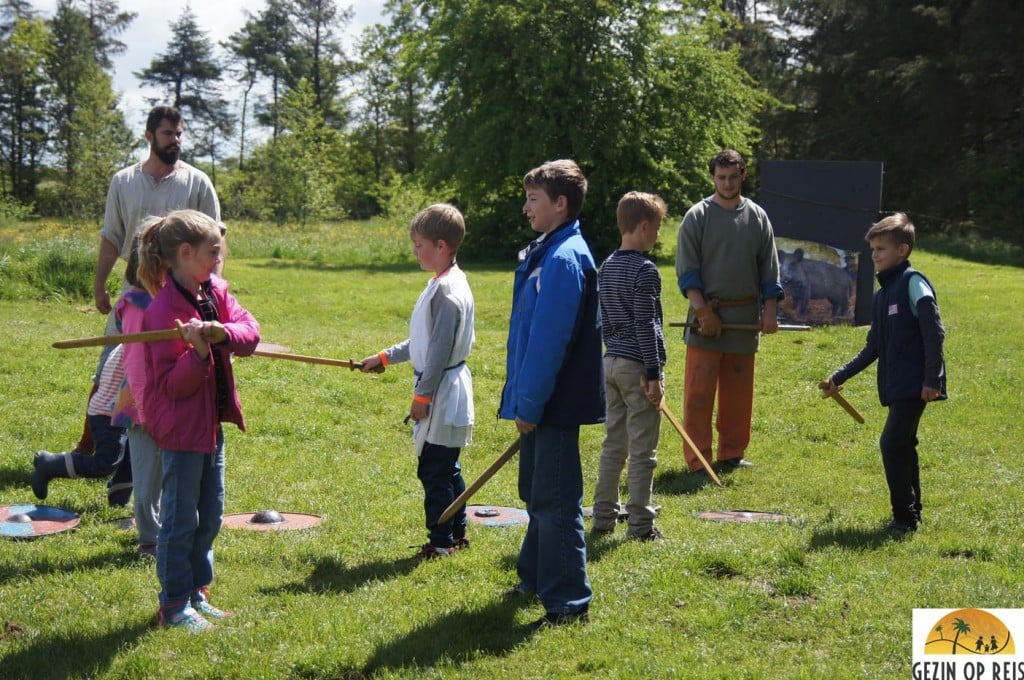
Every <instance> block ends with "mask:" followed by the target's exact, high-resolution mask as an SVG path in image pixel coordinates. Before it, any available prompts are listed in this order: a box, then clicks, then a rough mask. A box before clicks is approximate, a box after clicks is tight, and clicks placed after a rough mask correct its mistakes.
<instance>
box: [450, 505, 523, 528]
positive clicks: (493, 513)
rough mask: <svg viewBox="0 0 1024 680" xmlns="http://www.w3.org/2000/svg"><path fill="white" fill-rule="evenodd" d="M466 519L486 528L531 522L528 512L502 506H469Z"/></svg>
mask: <svg viewBox="0 0 1024 680" xmlns="http://www.w3.org/2000/svg"><path fill="white" fill-rule="evenodd" d="M466 517H467V518H468V519H469V521H470V522H473V523H474V524H482V525H484V526H485V527H505V526H510V525H512V524H527V523H529V521H530V517H529V515H527V514H526V510H522V509H521V508H506V507H502V506H500V505H467V506H466Z"/></svg>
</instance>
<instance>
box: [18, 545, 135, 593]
mask: <svg viewBox="0 0 1024 680" xmlns="http://www.w3.org/2000/svg"><path fill="white" fill-rule="evenodd" d="M28 540H33V541H36V540H46V537H45V536H44V537H42V538H37V539H16V542H17V543H22V542H27V541H28ZM139 564H142V565H149V566H152V565H153V561H152V558H145V557H140V556H139V555H138V554H136V552H135V545H134V542H133V543H132V545H131V547H130V548H128V547H125V548H121V549H116V548H112V549H109V550H106V551H104V552H101V553H96V554H94V555H89V556H88V557H84V558H70V559H69V558H66V557H65V558H61V557H60V556H57V557H55V558H53V559H48V558H42V557H39V558H35V559H24V558H22V559H19V560H17V561H15V562H0V585H2V584H4V583H7V582H8V581H14V580H23V579H26V578H32V577H35V576H46V575H48V574H56V573H60V574H65V573H68V572H70V571H75V572H76V573H77V572H81V571H82V570H85V569H101V570H103V571H109V570H110V569H128V568H131V567H133V566H136V565H139Z"/></svg>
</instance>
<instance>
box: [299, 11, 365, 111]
mask: <svg viewBox="0 0 1024 680" xmlns="http://www.w3.org/2000/svg"><path fill="white" fill-rule="evenodd" d="M286 1H287V7H288V13H289V15H290V17H291V20H292V22H291V27H292V28H291V31H292V36H293V43H292V47H293V49H292V50H291V51H290V54H289V57H290V58H291V60H292V61H291V63H290V64H289V69H288V74H289V76H290V77H291V78H292V82H291V83H290V84H291V85H292V86H293V87H295V86H296V85H297V83H298V80H300V79H305V80H306V81H307V82H308V83H309V86H310V88H311V89H312V92H313V96H314V102H313V103H314V105H315V106H316V107H317V108H319V109H320V112H321V113H322V114H323V117H324V122H325V123H326V124H327V125H330V126H331V127H334V128H338V129H340V128H341V127H343V126H344V124H345V123H346V118H347V111H346V108H347V107H346V106H345V105H344V102H342V101H341V99H340V95H341V78H342V77H343V76H346V75H348V74H349V73H350V72H351V64H349V62H348V60H347V59H346V57H345V52H344V50H343V49H342V47H341V43H340V42H338V37H337V32H338V31H339V30H340V29H341V28H343V27H344V26H345V25H346V24H348V22H349V21H351V19H352V10H351V8H349V9H346V10H343V11H341V12H339V11H338V5H337V4H336V3H335V2H334V0H286Z"/></svg>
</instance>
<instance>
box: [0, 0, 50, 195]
mask: <svg viewBox="0 0 1024 680" xmlns="http://www.w3.org/2000/svg"><path fill="white" fill-rule="evenodd" d="M48 50H49V31H48V30H47V28H46V25H45V24H44V23H43V21H42V20H41V19H38V18H34V19H23V18H19V19H16V20H15V21H14V23H13V24H12V26H11V30H10V33H9V35H7V36H6V37H5V38H4V39H3V40H2V41H0V81H2V82H3V83H4V86H3V87H2V88H0V163H2V166H3V168H4V173H5V174H6V178H5V179H4V184H5V185H6V186H4V187H3V189H4V190H5V192H9V193H10V194H11V195H12V196H13V197H14V198H15V199H16V200H18V201H20V202H22V203H25V204H29V203H31V202H32V201H33V199H34V198H35V194H36V185H37V183H38V181H39V172H40V167H41V164H42V157H43V153H44V151H45V148H46V142H47V139H48V135H47V130H48V125H47V116H46V101H47V96H48V93H49V88H50V82H49V78H48V77H47V74H46V57H47V52H48Z"/></svg>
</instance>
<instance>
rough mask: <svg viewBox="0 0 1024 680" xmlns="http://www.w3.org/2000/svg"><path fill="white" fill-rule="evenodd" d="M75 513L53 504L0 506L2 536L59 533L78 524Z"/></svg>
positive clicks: (0, 533)
mask: <svg viewBox="0 0 1024 680" xmlns="http://www.w3.org/2000/svg"><path fill="white" fill-rule="evenodd" d="M78 522H79V517H78V515H76V514H75V513H73V512H71V511H69V510H64V509H62V508H55V507H53V506H52V505H29V504H26V505H2V506H0V536H3V537H5V538H36V537H38V536H46V535H48V534H59V533H60V532H62V531H68V530H69V529H74V528H75V527H77V526H78Z"/></svg>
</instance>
